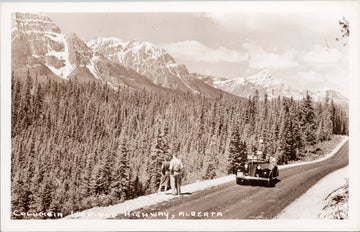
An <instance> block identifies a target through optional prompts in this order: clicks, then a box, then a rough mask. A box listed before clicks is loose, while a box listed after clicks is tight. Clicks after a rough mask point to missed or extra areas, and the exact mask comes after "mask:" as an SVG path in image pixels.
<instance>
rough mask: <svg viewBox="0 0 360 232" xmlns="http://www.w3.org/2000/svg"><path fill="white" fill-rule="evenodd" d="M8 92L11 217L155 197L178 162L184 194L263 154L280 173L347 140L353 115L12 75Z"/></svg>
mask: <svg viewBox="0 0 360 232" xmlns="http://www.w3.org/2000/svg"><path fill="white" fill-rule="evenodd" d="M11 90H12V91H11V100H12V101H11V141H12V149H11V207H12V211H13V210H19V211H21V212H27V211H29V212H49V211H51V212H62V213H63V214H64V215H68V214H69V213H70V212H71V211H74V212H76V211H79V210H84V209H87V208H91V207H95V206H107V205H111V204H116V203H119V202H122V201H124V200H127V199H132V198H136V197H138V196H141V195H145V194H149V193H153V192H155V191H156V190H157V188H158V184H159V179H160V167H161V163H162V162H163V161H164V159H165V157H166V156H171V155H172V154H173V153H174V152H176V153H178V154H179V155H180V158H181V159H182V161H183V163H184V167H185V168H184V181H183V183H184V184H186V183H191V182H194V181H196V180H198V179H211V178H215V177H216V176H221V175H225V174H228V173H231V172H233V171H234V169H236V167H237V165H239V163H240V162H242V161H243V160H245V159H246V156H247V154H250V153H253V152H256V151H257V150H262V151H263V153H264V154H271V155H273V156H275V157H276V158H277V160H278V163H279V164H281V163H286V162H288V161H291V160H296V159H299V158H301V157H302V156H306V154H307V152H309V147H310V146H311V145H314V144H316V143H318V142H321V141H324V140H328V139H330V138H331V135H332V134H348V116H347V112H345V111H344V110H343V109H342V108H341V107H340V106H337V105H336V104H334V102H333V101H332V99H327V100H326V101H325V102H314V101H313V100H312V99H311V97H310V96H309V95H308V94H307V95H306V96H304V99H303V100H301V101H296V100H294V99H292V98H286V97H278V98H276V99H273V100H269V99H268V97H267V96H266V95H265V96H259V94H258V92H256V93H255V95H254V96H250V97H249V98H248V99H242V98H235V97H234V98H233V99H232V100H229V99H225V98H224V97H221V96H219V97H218V98H216V99H208V98H205V97H203V96H201V95H193V94H190V93H183V94H182V93H181V94H179V93H170V92H168V93H161V92H151V91H145V90H144V91H135V90H132V89H129V88H127V87H121V88H119V89H116V90H115V89H112V88H110V87H109V86H108V85H106V84H102V83H100V82H95V81H94V82H89V83H79V82H77V81H76V78H75V79H74V80H69V81H64V82H58V81H54V80H51V79H48V80H47V81H45V82H44V81H43V82H40V81H37V79H36V78H34V77H31V76H30V74H29V73H28V75H27V77H26V78H20V77H14V75H13V76H12V82H11ZM260 139H262V140H263V143H259V140H260ZM13 217H14V218H22V217H21V216H20V217H16V216H13Z"/></svg>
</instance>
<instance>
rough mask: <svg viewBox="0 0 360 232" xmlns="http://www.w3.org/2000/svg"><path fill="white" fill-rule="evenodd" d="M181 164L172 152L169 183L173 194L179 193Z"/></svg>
mask: <svg viewBox="0 0 360 232" xmlns="http://www.w3.org/2000/svg"><path fill="white" fill-rule="evenodd" d="M182 170H183V164H182V162H181V160H180V159H178V157H177V154H175V153H174V154H173V158H172V160H171V161H170V185H171V191H172V194H173V195H175V194H176V195H180V194H181V189H180V186H181V178H182Z"/></svg>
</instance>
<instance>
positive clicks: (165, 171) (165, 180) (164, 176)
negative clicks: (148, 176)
mask: <svg viewBox="0 0 360 232" xmlns="http://www.w3.org/2000/svg"><path fill="white" fill-rule="evenodd" d="M169 161H170V158H168V157H166V159H165V161H164V162H163V163H162V164H161V179H160V186H159V191H158V193H160V192H161V188H162V187H163V186H164V192H166V190H167V188H168V187H169V182H170V162H169Z"/></svg>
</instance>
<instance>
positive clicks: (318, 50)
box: [301, 45, 347, 68]
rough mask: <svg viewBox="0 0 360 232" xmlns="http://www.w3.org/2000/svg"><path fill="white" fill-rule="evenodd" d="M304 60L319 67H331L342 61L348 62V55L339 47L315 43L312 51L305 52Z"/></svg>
mask: <svg viewBox="0 0 360 232" xmlns="http://www.w3.org/2000/svg"><path fill="white" fill-rule="evenodd" d="M301 57H302V60H303V61H304V62H306V63H308V64H312V65H315V66H318V68H329V67H332V66H333V65H336V66H338V65H339V64H340V63H341V64H343V63H344V62H346V63H347V57H346V55H345V54H343V53H341V52H340V51H339V50H338V49H334V48H327V47H324V46H320V45H314V46H313V47H312V49H311V50H310V51H307V52H304V54H303V55H302V56H301Z"/></svg>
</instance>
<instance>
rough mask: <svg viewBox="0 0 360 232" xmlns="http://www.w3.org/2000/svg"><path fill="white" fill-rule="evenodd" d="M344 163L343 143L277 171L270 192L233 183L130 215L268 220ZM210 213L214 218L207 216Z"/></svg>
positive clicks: (345, 149) (346, 155)
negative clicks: (321, 156)
mask: <svg viewBox="0 0 360 232" xmlns="http://www.w3.org/2000/svg"><path fill="white" fill-rule="evenodd" d="M348 162H349V142H346V143H345V144H344V145H343V146H342V147H341V148H340V149H339V151H338V152H337V153H336V154H335V155H334V156H332V157H330V158H329V159H326V160H324V161H321V162H318V163H310V164H306V165H302V166H296V167H289V168H286V169H283V170H280V175H279V182H278V183H276V186H275V187H273V188H268V187H265V186H252V185H246V186H243V185H236V184H235V179H234V181H233V182H230V183H227V184H223V185H220V186H216V187H212V188H209V189H207V190H204V191H201V192H198V193H193V194H189V193H183V196H181V197H179V198H175V199H173V200H170V201H168V202H164V203H161V204H159V205H155V206H151V207H148V208H144V209H140V210H137V211H135V212H134V213H135V214H136V213H138V214H140V215H143V214H144V213H148V215H150V213H154V214H153V215H156V213H157V212H167V213H169V216H168V217H170V218H171V217H174V219H271V218H274V217H275V216H276V215H277V214H279V213H280V212H281V211H282V210H283V209H284V208H285V207H286V206H288V205H289V204H290V203H292V202H293V201H294V200H296V199H297V198H299V197H300V196H301V195H302V194H304V193H305V192H306V191H307V190H308V189H309V188H310V187H311V186H313V185H314V184H316V183H317V182H318V181H319V180H320V179H321V178H323V177H324V176H326V175H328V174H329V173H331V172H333V171H335V170H337V169H340V168H343V167H345V166H347V165H348ZM140 212H141V213H140ZM212 212H214V213H216V214H211V213H212ZM205 213H208V215H206V214H205ZM120 218H122V217H121V216H119V217H118V219H120ZM133 218H139V217H135V216H134V217H133ZM140 218H142V217H140ZM164 218H166V217H165V216H159V215H156V216H154V217H149V216H146V217H143V219H164ZM127 219H129V218H127Z"/></svg>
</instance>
